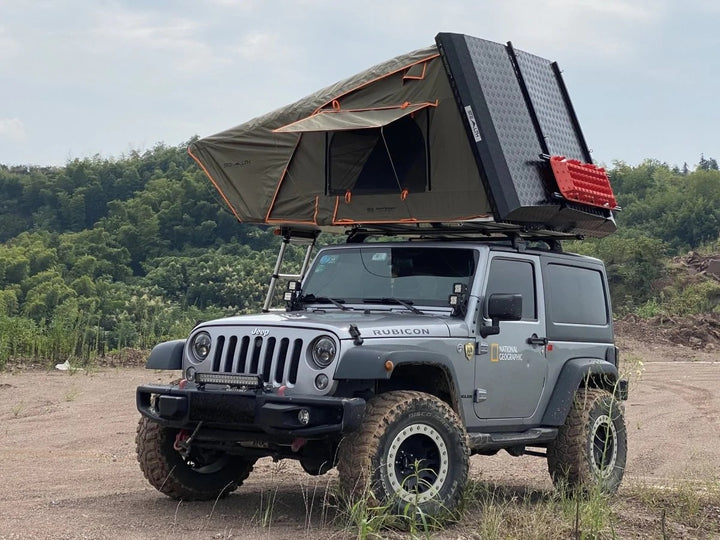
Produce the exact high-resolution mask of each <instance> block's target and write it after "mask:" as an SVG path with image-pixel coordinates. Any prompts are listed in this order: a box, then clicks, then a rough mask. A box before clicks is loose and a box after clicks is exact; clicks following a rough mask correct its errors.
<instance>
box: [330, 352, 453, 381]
mask: <svg viewBox="0 0 720 540" xmlns="http://www.w3.org/2000/svg"><path fill="white" fill-rule="evenodd" d="M388 360H389V361H391V362H392V363H393V366H394V367H393V369H392V370H390V371H388V370H387V369H385V363H386V362H387V361H388ZM402 364H430V365H435V366H440V367H442V368H445V369H450V367H451V365H452V364H451V362H450V360H449V359H448V358H447V357H446V356H443V355H442V354H438V353H433V352H428V351H427V350H425V349H421V348H419V347H403V348H402V349H399V348H398V347H397V345H395V346H392V347H382V346H372V345H370V346H362V347H355V348H354V349H351V350H349V351H348V352H347V353H346V354H345V355H343V357H342V359H341V360H340V363H339V364H338V366H337V368H336V369H335V375H334V378H335V379H336V380H342V379H348V380H349V379H366V380H368V379H370V380H378V379H389V378H390V377H391V376H392V373H393V371H394V368H396V367H397V366H399V365H402Z"/></svg>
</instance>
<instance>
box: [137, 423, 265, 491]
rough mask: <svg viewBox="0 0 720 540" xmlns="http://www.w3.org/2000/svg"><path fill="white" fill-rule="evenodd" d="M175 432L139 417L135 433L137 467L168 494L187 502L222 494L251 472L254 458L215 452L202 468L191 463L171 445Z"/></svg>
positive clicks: (175, 430) (238, 484) (239, 482)
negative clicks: (213, 459)
mask: <svg viewBox="0 0 720 540" xmlns="http://www.w3.org/2000/svg"><path fill="white" fill-rule="evenodd" d="M178 431H179V430H177V429H172V428H166V427H162V426H161V425H160V424H158V423H156V422H152V421H150V420H148V419H147V418H145V417H142V418H141V419H140V422H139V423H138V427H137V435H136V436H135V446H136V449H137V459H138V462H139V463H140V469H142V472H143V474H144V475H145V478H147V480H148V482H150V484H151V485H152V486H153V487H154V488H155V489H157V490H158V491H160V492H161V493H164V494H165V495H167V496H168V497H172V498H173V499H182V500H186V501H206V500H213V499H217V498H219V497H224V496H226V495H227V494H229V493H230V492H232V491H234V490H235V489H237V488H238V486H240V485H241V484H242V483H243V482H244V481H245V479H246V478H247V477H248V476H249V474H250V471H252V468H253V465H254V464H255V459H244V458H241V457H238V456H231V455H227V454H218V455H217V458H216V460H215V461H214V462H212V463H209V464H206V465H205V467H197V466H193V464H191V463H189V462H188V461H186V460H185V459H184V458H183V457H182V455H181V454H180V453H179V452H178V451H177V450H175V448H174V444H175V437H176V435H177V433H178Z"/></svg>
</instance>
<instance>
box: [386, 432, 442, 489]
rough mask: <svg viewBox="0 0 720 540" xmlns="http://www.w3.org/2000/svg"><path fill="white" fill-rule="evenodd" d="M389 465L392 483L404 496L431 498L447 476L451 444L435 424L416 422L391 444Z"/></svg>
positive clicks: (388, 457) (388, 469)
mask: <svg viewBox="0 0 720 540" xmlns="http://www.w3.org/2000/svg"><path fill="white" fill-rule="evenodd" d="M386 466H387V475H388V480H389V481H390V486H391V487H392V489H393V491H394V492H395V493H397V495H398V497H400V499H402V500H404V501H407V502H412V501H416V502H418V503H423V502H425V501H429V500H430V499H432V498H434V497H436V496H437V495H438V492H439V491H440V487H441V486H442V485H443V484H444V483H445V480H446V479H447V475H448V469H449V467H450V460H449V457H448V449H447V444H446V443H445V441H444V440H443V438H442V436H441V435H440V433H438V431H437V430H436V429H435V428H433V427H432V426H429V425H427V424H412V425H410V426H407V427H406V428H404V429H403V430H402V431H400V433H398V434H397V435H396V436H395V438H394V439H393V440H392V442H391V443H390V451H389V452H388V456H387V463H386Z"/></svg>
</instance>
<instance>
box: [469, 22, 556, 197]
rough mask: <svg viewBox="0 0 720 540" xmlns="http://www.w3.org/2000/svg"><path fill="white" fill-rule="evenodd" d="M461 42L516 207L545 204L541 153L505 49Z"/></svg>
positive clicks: (479, 41) (480, 41)
mask: <svg viewBox="0 0 720 540" xmlns="http://www.w3.org/2000/svg"><path fill="white" fill-rule="evenodd" d="M465 39H466V45H467V48H468V51H469V53H470V57H471V59H472V62H473V67H474V68H475V72H476V74H477V78H478V81H479V83H480V86H481V87H482V92H483V95H484V96H485V100H486V102H487V105H488V109H489V111H490V115H491V117H492V120H493V124H494V125H495V130H496V132H497V136H498V140H499V143H500V146H501V148H502V151H503V154H504V157H505V159H506V161H507V166H508V169H509V171H510V176H511V178H512V181H513V184H514V186H515V190H516V192H517V196H518V199H519V201H520V205H521V206H533V205H537V204H542V203H544V202H547V200H546V192H545V188H544V186H543V181H542V177H541V175H540V170H539V166H540V163H539V162H540V159H539V156H540V154H542V153H543V151H542V148H541V146H540V143H539V141H538V139H537V136H536V134H535V128H534V126H533V123H532V118H531V117H530V113H529V112H528V109H527V106H526V104H525V99H524V97H523V95H522V91H521V89H520V86H519V85H518V81H517V77H516V75H515V69H514V67H513V65H512V62H511V61H510V57H509V56H508V53H507V51H506V49H505V46H504V45H501V44H499V43H493V42H490V41H486V40H483V39H478V38H473V37H470V36H466V38H465Z"/></svg>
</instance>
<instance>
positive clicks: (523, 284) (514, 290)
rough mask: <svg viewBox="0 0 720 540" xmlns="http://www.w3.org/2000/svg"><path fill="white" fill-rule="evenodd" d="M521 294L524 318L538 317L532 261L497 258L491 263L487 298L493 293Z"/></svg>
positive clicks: (486, 292) (532, 318) (533, 318)
mask: <svg viewBox="0 0 720 540" xmlns="http://www.w3.org/2000/svg"><path fill="white" fill-rule="evenodd" d="M496 293H503V294H521V295H522V302H523V317H522V318H523V320H535V319H537V309H536V305H537V302H536V296H537V295H536V293H535V271H534V267H533V264H532V263H531V262H530V261H520V260H517V259H500V258H495V259H493V260H492V261H491V263H490V275H489V276H488V284H487V289H486V291H485V298H490V295H491V294H496Z"/></svg>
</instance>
